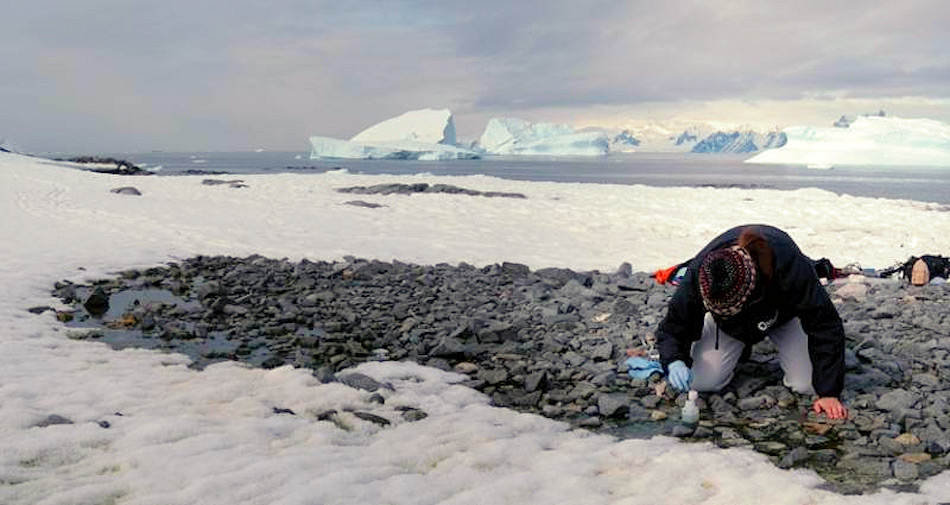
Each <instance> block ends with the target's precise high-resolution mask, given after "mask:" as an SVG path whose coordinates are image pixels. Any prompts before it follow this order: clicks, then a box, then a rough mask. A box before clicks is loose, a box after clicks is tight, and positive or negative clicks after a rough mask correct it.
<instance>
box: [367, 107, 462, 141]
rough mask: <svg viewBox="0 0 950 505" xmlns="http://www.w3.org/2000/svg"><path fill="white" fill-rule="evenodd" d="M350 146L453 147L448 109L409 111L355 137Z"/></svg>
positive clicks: (453, 125)
mask: <svg viewBox="0 0 950 505" xmlns="http://www.w3.org/2000/svg"><path fill="white" fill-rule="evenodd" d="M350 140H351V141H353V142H366V143H370V144H372V143H378V142H398V141H405V140H408V141H410V142H421V143H425V144H449V145H454V144H455V143H456V140H455V120H454V119H452V112H451V111H449V110H448V109H421V110H411V111H409V112H406V113H405V114H402V115H400V116H396V117H394V118H392V119H387V120H386V121H383V122H382V123H379V124H375V125H373V126H370V127H369V128H367V129H365V130H363V131H361V132H359V133H357V134H356V135H355V136H354V137H353V138H351V139H350Z"/></svg>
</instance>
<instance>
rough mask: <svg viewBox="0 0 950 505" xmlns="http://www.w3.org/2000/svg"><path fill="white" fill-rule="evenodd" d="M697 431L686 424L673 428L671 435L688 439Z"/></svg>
mask: <svg viewBox="0 0 950 505" xmlns="http://www.w3.org/2000/svg"><path fill="white" fill-rule="evenodd" d="M695 431H696V430H695V429H694V428H693V427H690V426H686V425H684V424H677V425H675V426H673V429H672V431H671V432H670V435H672V436H674V437H676V438H686V437H690V436H692V435H693V433H694V432H695Z"/></svg>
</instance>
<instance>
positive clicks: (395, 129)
mask: <svg viewBox="0 0 950 505" xmlns="http://www.w3.org/2000/svg"><path fill="white" fill-rule="evenodd" d="M455 143H456V137H455V121H454V120H453V119H452V113H451V112H450V111H449V110H448V109H438V110H436V109H422V110H415V111H409V112H406V113H405V114H402V115H400V116H396V117H394V118H391V119H387V120H386V121H383V122H382V123H379V124H376V125H373V126H371V127H369V128H367V129H365V130H363V131H361V132H360V133H358V134H356V135H355V136H354V137H353V138H351V139H350V140H341V139H335V138H330V137H320V136H313V137H310V147H311V151H310V158H311V159H321V158H331V159H388V160H423V161H433V160H459V159H474V158H478V157H479V156H478V153H476V152H474V151H471V150H468V149H462V148H459V147H456V146H455V145H454V144H455Z"/></svg>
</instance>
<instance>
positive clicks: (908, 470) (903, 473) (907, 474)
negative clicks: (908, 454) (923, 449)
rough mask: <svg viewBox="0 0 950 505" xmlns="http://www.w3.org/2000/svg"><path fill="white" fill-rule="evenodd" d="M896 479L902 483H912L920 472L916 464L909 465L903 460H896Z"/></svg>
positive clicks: (893, 465) (893, 467) (894, 464)
mask: <svg viewBox="0 0 950 505" xmlns="http://www.w3.org/2000/svg"><path fill="white" fill-rule="evenodd" d="M892 469H893V471H894V477H896V478H898V479H900V480H902V481H911V480H914V479H916V478H917V476H918V475H919V471H918V468H917V464H916V463H909V462H907V461H903V460H901V459H895V460H894V463H893V464H892Z"/></svg>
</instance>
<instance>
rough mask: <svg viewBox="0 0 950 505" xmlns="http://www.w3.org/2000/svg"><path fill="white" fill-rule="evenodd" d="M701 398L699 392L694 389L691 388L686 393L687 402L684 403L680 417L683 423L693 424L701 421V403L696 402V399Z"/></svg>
mask: <svg viewBox="0 0 950 505" xmlns="http://www.w3.org/2000/svg"><path fill="white" fill-rule="evenodd" d="M698 398H699V393H697V392H696V391H694V390H690V391H689V393H687V395H686V403H685V404H684V405H683V411H682V413H681V414H680V419H681V420H682V421H683V424H686V425H689V426H693V425H695V424H696V423H698V422H699V405H697V404H696V400H697V399H698Z"/></svg>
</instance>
